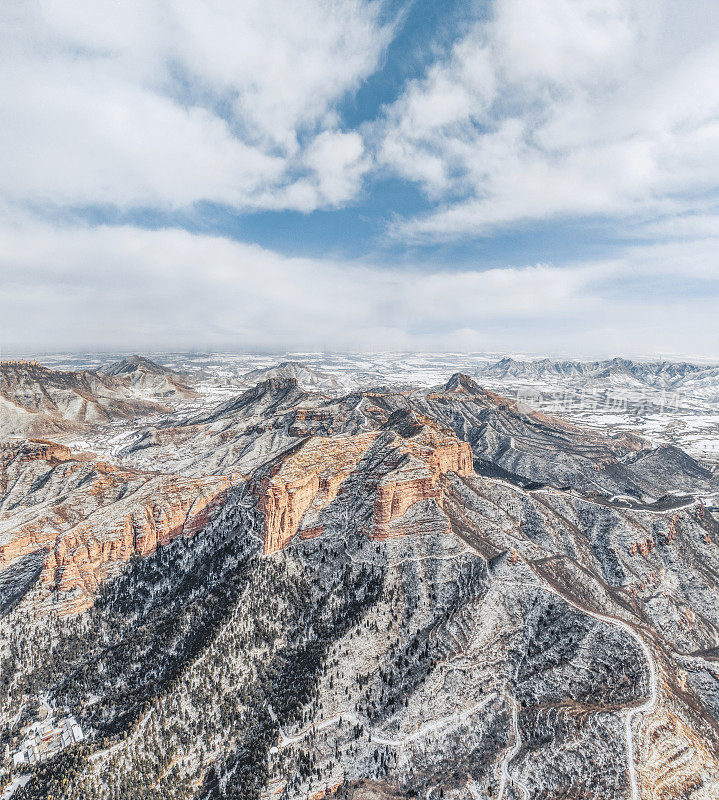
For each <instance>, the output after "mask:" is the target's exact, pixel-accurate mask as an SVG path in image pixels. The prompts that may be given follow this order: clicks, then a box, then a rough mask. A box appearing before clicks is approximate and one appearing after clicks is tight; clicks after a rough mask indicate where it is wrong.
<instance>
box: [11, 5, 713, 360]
mask: <svg viewBox="0 0 719 800" xmlns="http://www.w3.org/2000/svg"><path fill="white" fill-rule="evenodd" d="M0 101H1V102H0V348H1V349H2V351H3V352H27V353H30V352H33V351H51V350H73V349H77V350H86V349H92V350H103V349H107V350H140V351H143V350H144V351H153V350H161V349H172V350H183V349H186V350H197V349H201V350H239V351H247V350H262V349H267V350H325V351H361V350H381V351H388V350H393V351H445V350H446V351H467V352H493V353H505V352H507V353H508V352H512V353H516V352H521V353H527V354H537V355H540V354H541V355H545V354H546V355H554V356H562V357H568V356H573V357H587V358H594V357H608V356H614V355H622V356H628V357H663V358H697V359H716V360H719V3H716V2H713V0H701V1H700V0H682V2H681V3H677V2H675V0H484V1H483V2H479V1H478V2H472V0H443V2H437V0H242V2H237V0H123V2H122V3H118V2H111V1H110V0H27V2H26V1H25V0H8V2H4V3H2V4H0Z"/></svg>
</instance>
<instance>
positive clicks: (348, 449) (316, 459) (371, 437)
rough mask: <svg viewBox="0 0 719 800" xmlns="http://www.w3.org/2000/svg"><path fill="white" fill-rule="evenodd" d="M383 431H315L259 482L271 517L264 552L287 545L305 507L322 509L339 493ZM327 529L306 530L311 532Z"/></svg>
mask: <svg viewBox="0 0 719 800" xmlns="http://www.w3.org/2000/svg"><path fill="white" fill-rule="evenodd" d="M376 438H377V434H374V433H368V434H361V435H359V436H341V437H334V438H324V437H312V438H310V439H308V440H306V441H305V442H303V443H302V444H300V445H299V446H297V447H296V448H295V449H294V450H293V451H292V452H291V453H290V454H289V455H287V456H284V457H280V460H279V463H277V464H276V465H273V466H272V467H271V468H270V473H269V474H268V475H266V476H264V477H262V479H261V480H260V482H259V484H258V485H257V487H256V493H257V496H258V505H259V507H260V508H261V510H262V512H263V514H264V519H265V536H264V539H265V544H264V553H265V555H267V554H269V553H274V552H276V551H277V550H281V549H282V548H283V547H285V546H286V545H287V544H288V543H289V541H290V540H291V539H292V537H293V536H294V535H295V534H296V533H297V531H298V530H299V527H300V523H301V521H302V518H303V517H304V515H305V513H306V512H307V511H309V510H310V508H312V509H313V510H315V511H319V510H321V509H322V508H324V507H325V506H326V505H327V504H328V503H330V502H331V501H332V500H334V498H335V497H336V496H337V492H338V491H339V488H340V486H341V484H342V482H343V480H344V479H345V478H346V477H347V476H348V475H349V474H350V472H352V470H353V469H354V467H355V466H356V465H357V462H358V461H359V460H360V459H361V458H362V456H363V455H364V454H365V452H366V451H367V449H368V448H369V447H370V446H371V445H372V444H373V442H374V441H375V440H376ZM320 532H321V529H317V528H311V529H309V530H305V531H304V532H303V533H304V535H305V536H307V535H311V534H315V535H316V534H317V533H320Z"/></svg>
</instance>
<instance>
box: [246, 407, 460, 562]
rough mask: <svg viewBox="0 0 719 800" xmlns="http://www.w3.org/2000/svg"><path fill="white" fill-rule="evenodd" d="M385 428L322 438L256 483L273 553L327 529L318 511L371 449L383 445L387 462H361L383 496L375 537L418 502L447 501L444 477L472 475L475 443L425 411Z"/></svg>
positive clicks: (398, 417)
mask: <svg viewBox="0 0 719 800" xmlns="http://www.w3.org/2000/svg"><path fill="white" fill-rule="evenodd" d="M385 427H386V432H385V433H374V432H373V433H364V434H358V435H356V436H337V437H323V436H314V437H311V438H309V439H307V440H306V441H305V442H303V443H302V444H301V445H300V446H298V447H297V448H295V449H294V450H292V451H291V452H290V453H289V454H287V455H284V456H282V457H280V459H278V461H277V463H276V464H275V465H274V466H273V467H272V468H271V469H270V470H269V472H268V473H267V474H266V475H264V476H263V477H262V478H261V479H260V480H259V481H258V482H257V483H256V485H255V489H254V491H255V494H256V496H257V498H258V505H259V507H260V509H261V511H262V513H263V515H264V552H265V554H266V555H267V554H270V553H274V552H276V551H277V550H281V549H282V548H283V547H285V546H286V545H287V544H288V543H289V542H290V540H291V539H292V538H293V537H294V536H295V535H297V534H298V533H299V534H300V535H301V536H302V537H304V538H307V537H310V536H316V535H318V534H319V533H321V531H322V525H321V523H319V522H318V521H317V515H318V512H319V511H321V510H322V509H323V508H325V507H326V506H327V505H328V504H329V503H330V502H331V501H332V500H333V499H334V498H335V497H336V496H337V493H338V491H339V490H340V487H341V485H342V483H343V482H344V481H345V480H346V479H347V478H348V476H349V475H350V474H351V473H352V472H354V471H355V470H356V469H358V468H359V465H360V462H361V460H362V459H363V457H364V456H365V454H367V453H368V451H369V450H370V448H371V447H373V448H375V449H377V448H379V449H380V450H381V451H382V453H381V457H380V458H378V459H377V461H378V464H379V465H380V466H379V467H373V466H371V465H365V466H364V467H361V469H362V477H363V485H364V487H365V488H366V489H367V488H369V489H371V490H372V491H373V492H374V495H375V499H374V507H373V509H374V510H373V515H372V524H371V527H370V529H369V530H368V531H367V533H368V534H369V535H370V536H373V537H379V538H382V537H386V536H388V535H391V534H390V526H391V525H392V523H394V522H395V521H396V520H398V519H399V518H400V517H402V516H403V515H404V514H405V513H406V512H407V511H408V509H409V508H410V507H411V506H413V505H415V504H417V503H421V502H423V501H434V502H435V503H436V504H437V505H439V506H441V504H442V498H443V489H442V486H441V482H440V477H441V476H442V475H444V474H446V473H448V472H456V473H457V474H459V475H463V476H465V475H469V474H472V472H473V469H472V451H471V449H470V446H469V444H468V443H467V442H461V441H459V440H458V439H457V438H456V437H455V436H454V435H453V434H451V433H449V432H447V431H445V430H443V429H441V428H439V426H437V425H435V424H434V423H432V422H431V421H430V420H428V419H426V418H420V417H419V416H418V415H413V417H412V419H408V418H407V415H406V413H405V412H398V414H393V415H392V416H391V417H390V419H389V420H388V423H387V425H386V426H385ZM397 431H399V433H398V432H397Z"/></svg>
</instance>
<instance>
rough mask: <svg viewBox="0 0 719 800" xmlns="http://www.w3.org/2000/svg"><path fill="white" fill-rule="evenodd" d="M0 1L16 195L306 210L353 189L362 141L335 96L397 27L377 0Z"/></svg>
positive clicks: (10, 192)
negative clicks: (344, 126) (338, 110)
mask: <svg viewBox="0 0 719 800" xmlns="http://www.w3.org/2000/svg"><path fill="white" fill-rule="evenodd" d="M3 9H4V10H3V11H1V12H0V31H2V32H3V33H2V39H1V40H0V54H1V55H0V73H1V74H2V75H3V78H2V83H3V98H4V100H3V103H2V105H1V106H0V126H1V127H2V129H3V131H4V133H5V137H6V139H5V145H4V146H5V147H7V148H9V151H10V152H9V153H8V157H7V159H6V160H7V163H6V164H5V165H4V166H5V169H3V170H2V173H0V174H1V175H2V178H0V192H1V193H2V195H3V197H4V198H6V199H7V200H10V201H12V202H15V203H23V202H24V203H32V204H35V205H43V204H50V205H55V206H69V207H76V206H89V205H94V204H100V205H102V204H105V205H112V206H119V207H132V206H140V207H184V206H189V205H192V204H193V203H196V202H198V201H212V202H217V203H224V204H227V205H230V206H232V207H234V208H237V209H257V208H273V209H275V208H297V209H300V210H304V211H310V210H312V209H314V208H318V207H326V206H334V205H337V204H339V203H342V202H344V201H347V200H349V199H350V198H352V197H353V195H354V193H355V192H356V191H357V190H358V188H359V180H360V178H361V176H362V174H363V172H364V170H365V169H366V161H365V158H364V147H363V143H362V140H361V139H360V138H359V137H358V135H357V134H356V133H354V132H347V133H345V132H343V131H341V130H339V128H338V119H337V117H336V114H335V112H334V106H335V104H336V103H337V102H338V101H339V100H341V99H342V97H343V96H344V95H345V94H346V93H347V92H350V91H352V90H353V89H356V88H357V86H358V85H359V83H360V81H361V80H362V79H363V78H365V77H366V76H367V75H368V74H370V73H372V72H373V71H374V70H375V69H376V67H377V64H378V61H379V59H380V57H381V55H382V53H383V50H384V48H385V47H386V45H387V43H388V41H389V39H390V36H391V27H390V26H387V25H383V24H381V23H380V20H379V13H380V10H381V9H380V6H379V4H378V3H374V2H365V0H333V2H331V3H330V2H323V0H302V3H301V4H298V3H295V2H292V0H243V2H241V3H231V2H221V1H220V0H212V1H211V2H203V3H198V2H193V1H191V0H172V1H170V0H143V2H139V0H128V2H123V3H116V2H111V1H110V0H93V1H92V2H82V1H78V0H73V2H48V1H47V0H43V1H42V2H37V3H33V2H27V3H21V4H17V5H16V4H13V3H10V4H4V5H3ZM328 149H331V150H332V157H330V158H324V157H323V152H327V150H328Z"/></svg>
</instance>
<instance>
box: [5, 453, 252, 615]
mask: <svg viewBox="0 0 719 800" xmlns="http://www.w3.org/2000/svg"><path fill="white" fill-rule="evenodd" d="M2 455H3V460H2V462H1V463H2V464H3V471H2V473H0V474H1V475H3V476H4V479H3V482H2V484H3V485H2V486H1V487H0V488H3V494H2V495H0V497H1V499H2V502H1V503H0V571H2V570H4V569H7V568H10V567H11V566H12V564H13V563H14V562H15V561H17V560H18V559H21V558H23V557H25V556H28V555H30V554H32V553H37V552H39V551H41V552H44V553H45V555H44V562H43V567H42V572H41V575H40V581H39V583H40V589H41V597H42V599H44V600H50V599H51V600H52V601H53V602H54V603H56V604H57V609H58V610H59V611H60V612H61V613H70V612H78V611H81V610H84V609H86V608H88V607H89V606H91V605H92V603H93V597H94V594H95V593H96V591H97V588H98V586H99V584H100V583H102V581H103V580H105V579H106V578H108V577H110V576H112V575H114V574H115V573H116V571H117V568H118V567H119V566H120V564H121V563H123V562H125V561H128V560H129V559H130V558H131V557H132V556H133V555H141V556H144V555H148V554H150V553H152V552H153V551H154V550H155V548H156V547H157V546H158V545H162V544H166V543H168V542H170V541H171V540H172V539H174V538H176V537H177V536H180V535H184V536H192V535H194V534H195V533H196V532H197V531H199V530H201V529H202V528H204V527H205V525H207V523H208V522H209V521H210V519H211V518H212V516H213V514H214V513H215V511H216V510H217V509H218V508H219V507H221V506H222V504H223V503H224V501H225V500H226V497H227V490H228V488H229V487H230V486H232V484H233V483H235V482H237V478H233V477H227V476H221V477H213V478H206V479H190V478H177V477H174V476H161V475H150V474H143V473H137V472H134V471H132V470H122V469H119V468H117V467H113V466H112V465H109V464H106V463H104V462H102V461H98V460H96V459H94V458H92V457H91V456H88V455H85V456H78V457H74V456H73V455H72V453H71V452H70V450H69V449H68V448H66V447H63V446H61V445H55V444H52V443H49V442H23V443H19V444H16V445H13V446H12V447H6V448H4V450H3V451H2Z"/></svg>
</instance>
